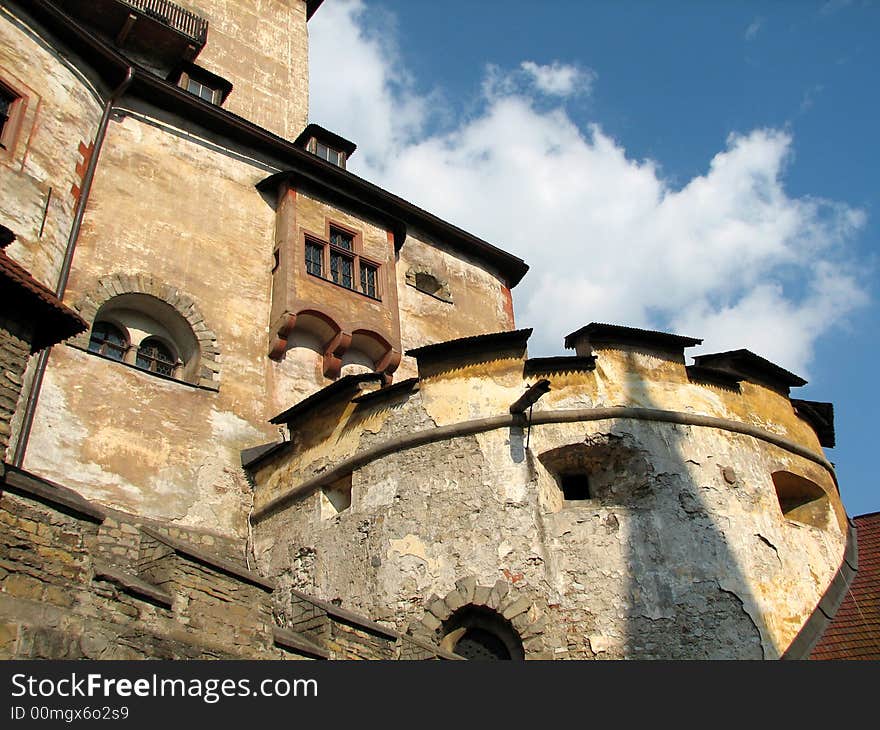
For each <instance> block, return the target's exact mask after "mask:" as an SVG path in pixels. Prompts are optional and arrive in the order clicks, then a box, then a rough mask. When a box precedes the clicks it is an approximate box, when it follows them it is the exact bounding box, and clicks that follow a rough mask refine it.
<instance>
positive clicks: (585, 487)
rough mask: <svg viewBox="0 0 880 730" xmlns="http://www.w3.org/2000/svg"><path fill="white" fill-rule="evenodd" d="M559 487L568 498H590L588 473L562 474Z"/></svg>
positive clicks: (565, 497)
mask: <svg viewBox="0 0 880 730" xmlns="http://www.w3.org/2000/svg"><path fill="white" fill-rule="evenodd" d="M559 488H560V489H562V496H563V498H564V499H566V500H579V499H590V479H589V477H588V476H587V475H586V474H560V475H559Z"/></svg>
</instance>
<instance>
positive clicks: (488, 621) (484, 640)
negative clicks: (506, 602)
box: [440, 605, 525, 661]
mask: <svg viewBox="0 0 880 730" xmlns="http://www.w3.org/2000/svg"><path fill="white" fill-rule="evenodd" d="M441 630H442V632H443V636H444V638H443V640H442V641H441V642H440V645H441V646H442V647H443V648H445V649H448V650H450V651H454V652H455V653H456V654H459V655H461V656H463V657H465V658H466V659H476V660H489V661H503V660H510V659H524V658H525V651H524V650H523V645H522V640H521V639H520V637H519V634H518V633H517V631H516V629H514V628H513V625H512V624H511V623H510V621H508V620H507V619H506V618H504V616H502V615H501V614H499V613H496V612H495V611H493V610H492V609H490V608H488V607H486V606H475V605H468V606H462V607H461V608H460V609H458V610H457V611H456V612H455V613H454V614H452V616H450V617H449V618H448V619H447V620H446V621H444V622H443V626H442V629H441Z"/></svg>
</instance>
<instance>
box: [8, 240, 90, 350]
mask: <svg viewBox="0 0 880 730" xmlns="http://www.w3.org/2000/svg"><path fill="white" fill-rule="evenodd" d="M6 230H7V231H8V230H9V229H6ZM0 283H2V285H3V290H4V293H3V299H2V301H0V308H2V309H5V308H6V307H9V308H10V310H11V311H13V312H15V315H16V317H17V318H18V319H24V320H25V321H28V320H29V321H30V322H32V323H33V324H34V325H35V331H34V337H33V342H32V343H31V349H32V350H33V351H34V352H36V351H37V350H41V349H43V348H44V347H46V346H48V345H54V344H55V343H56V342H61V340H66V339H67V338H68V337H72V336H73V335H76V334H79V333H80V332H83V331H85V330H86V329H88V325H87V324H86V322H85V321H84V320H83V319H82V317H80V316H79V315H78V314H77V313H76V312H74V311H73V310H72V309H70V308H69V307H67V306H65V305H64V304H63V303H62V302H61V300H60V299H59V298H58V297H57V296H55V294H54V293H53V292H52V291H51V290H50V289H49V288H48V287H46V286H44V285H43V284H41V283H40V282H39V281H37V280H36V279H35V278H34V277H33V276H31V275H30V274H29V273H28V271H27V270H26V269H25V268H24V267H23V266H21V265H20V264H18V263H16V262H15V261H13V260H12V259H11V258H9V256H7V254H6V251H4V250H3V249H2V248H0ZM0 311H2V310H0Z"/></svg>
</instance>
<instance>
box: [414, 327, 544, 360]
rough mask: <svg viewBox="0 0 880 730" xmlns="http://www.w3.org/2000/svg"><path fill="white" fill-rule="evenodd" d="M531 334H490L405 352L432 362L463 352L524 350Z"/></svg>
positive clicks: (523, 331)
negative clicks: (511, 348) (520, 348)
mask: <svg viewBox="0 0 880 730" xmlns="http://www.w3.org/2000/svg"><path fill="white" fill-rule="evenodd" d="M531 334H532V329H531V328H528V329H522V330H510V331H507V332H491V333H489V334H487V335H474V336H473V337H461V338H459V339H457V340H446V341H445V342H437V343H436V344H433V345H425V346H424V347H416V348H414V349H412V350H407V351H406V354H407V355H410V356H411V357H414V358H416V359H418V360H423V359H424V360H434V359H438V358H441V357H447V356H449V355H455V354H459V353H464V352H467V353H484V352H487V351H492V350H500V349H504V348H510V347H516V346H521V347H522V348H523V349H525V346H526V343H527V342H528V340H529V337H530V336H531Z"/></svg>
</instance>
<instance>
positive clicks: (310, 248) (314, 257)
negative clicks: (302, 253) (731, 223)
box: [306, 241, 324, 276]
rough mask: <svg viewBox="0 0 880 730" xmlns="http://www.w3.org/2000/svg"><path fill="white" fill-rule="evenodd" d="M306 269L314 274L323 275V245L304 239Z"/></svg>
mask: <svg viewBox="0 0 880 730" xmlns="http://www.w3.org/2000/svg"><path fill="white" fill-rule="evenodd" d="M306 271H308V272H309V273H310V274H314V275H315V276H323V275H324V247H323V246H321V245H319V244H317V243H312V242H311V241H306Z"/></svg>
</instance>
